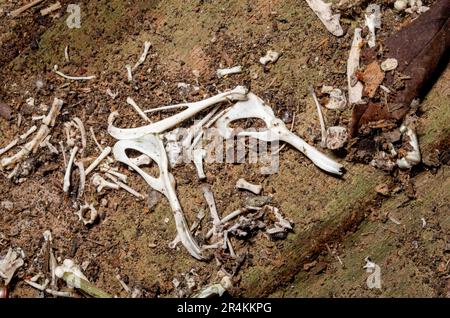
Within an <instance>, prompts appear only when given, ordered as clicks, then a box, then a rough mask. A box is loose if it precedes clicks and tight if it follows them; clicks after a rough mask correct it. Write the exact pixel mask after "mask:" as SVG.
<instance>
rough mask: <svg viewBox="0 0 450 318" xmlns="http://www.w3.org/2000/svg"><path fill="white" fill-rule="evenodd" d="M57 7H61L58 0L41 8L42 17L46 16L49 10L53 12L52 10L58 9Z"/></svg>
mask: <svg viewBox="0 0 450 318" xmlns="http://www.w3.org/2000/svg"><path fill="white" fill-rule="evenodd" d="M58 9H61V3H60V2H59V1H58V2H55V3H54V4H51V5H50V6H48V7H47V8H45V9H42V10H41V15H42V16H43V17H44V16H46V15H47V14H49V13H51V12H53V11H56V10H58Z"/></svg>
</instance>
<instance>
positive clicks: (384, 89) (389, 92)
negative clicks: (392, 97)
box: [380, 85, 392, 94]
mask: <svg viewBox="0 0 450 318" xmlns="http://www.w3.org/2000/svg"><path fill="white" fill-rule="evenodd" d="M380 88H381V89H382V90H383V91H385V92H386V93H388V94H391V93H392V91H391V90H390V89H389V88H387V87H386V86H384V85H380Z"/></svg>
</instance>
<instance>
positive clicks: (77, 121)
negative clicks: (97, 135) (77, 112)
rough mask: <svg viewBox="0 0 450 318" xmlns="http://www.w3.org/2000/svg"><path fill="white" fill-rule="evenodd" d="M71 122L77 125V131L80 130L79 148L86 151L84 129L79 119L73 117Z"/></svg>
mask: <svg viewBox="0 0 450 318" xmlns="http://www.w3.org/2000/svg"><path fill="white" fill-rule="evenodd" d="M73 121H74V122H75V124H76V125H77V127H78V129H79V130H80V134H81V146H82V148H83V150H84V149H86V143H87V142H86V129H84V124H83V122H82V121H81V119H80V118H78V117H74V118H73Z"/></svg>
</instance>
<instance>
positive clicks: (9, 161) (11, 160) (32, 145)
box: [0, 98, 63, 168]
mask: <svg viewBox="0 0 450 318" xmlns="http://www.w3.org/2000/svg"><path fill="white" fill-rule="evenodd" d="M62 105H63V101H62V100H60V99H58V98H55V99H54V100H53V104H52V107H51V109H50V111H49V113H48V115H47V116H46V117H45V118H44V119H43V120H42V123H43V124H42V125H41V127H39V130H38V131H37V133H36V135H34V137H33V139H32V140H31V141H29V142H28V143H26V144H25V145H24V146H23V148H22V149H21V150H20V151H19V152H18V153H16V154H15V155H13V156H11V157H8V158H4V159H2V160H1V161H0V167H2V168H5V167H9V166H12V165H14V164H16V163H17V162H19V161H20V160H22V159H23V158H24V157H26V156H28V154H29V153H30V152H33V153H35V152H36V151H37V149H38V148H39V145H40V144H41V143H42V141H44V139H45V138H46V137H47V135H48V134H49V133H50V128H49V127H51V126H53V125H54V124H55V120H56V117H57V116H58V114H59V112H60V111H61V107H62Z"/></svg>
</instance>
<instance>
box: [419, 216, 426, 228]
mask: <svg viewBox="0 0 450 318" xmlns="http://www.w3.org/2000/svg"><path fill="white" fill-rule="evenodd" d="M420 220H421V221H422V228H424V227H425V226H427V221H426V220H425V218H420Z"/></svg>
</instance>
